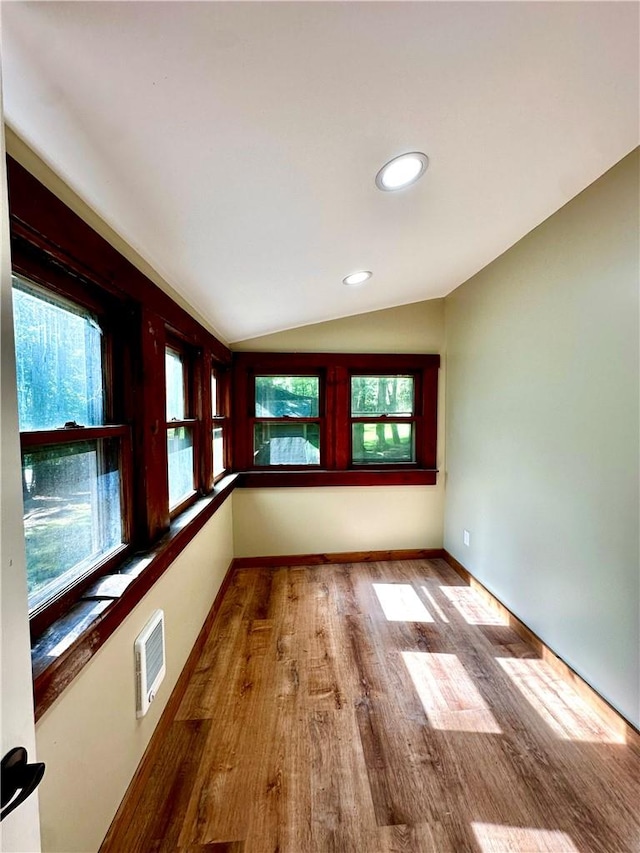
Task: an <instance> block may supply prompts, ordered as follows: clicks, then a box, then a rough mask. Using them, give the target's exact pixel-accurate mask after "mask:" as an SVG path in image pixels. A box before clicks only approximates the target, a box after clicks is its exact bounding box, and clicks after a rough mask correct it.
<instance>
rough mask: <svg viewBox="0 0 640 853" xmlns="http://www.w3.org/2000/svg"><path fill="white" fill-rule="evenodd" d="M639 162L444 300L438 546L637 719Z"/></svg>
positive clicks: (606, 179) (631, 160)
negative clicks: (443, 448)
mask: <svg viewBox="0 0 640 853" xmlns="http://www.w3.org/2000/svg"><path fill="white" fill-rule="evenodd" d="M638 161H639V156H638V150H636V151H635V152H634V153H632V154H631V155H629V156H628V157H627V158H625V159H624V160H623V161H622V162H621V163H619V164H618V165H617V166H615V167H614V168H613V169H611V170H610V171H609V172H608V173H606V174H605V175H604V176H603V177H602V178H600V179H599V180H598V181H596V182H595V183H594V184H593V185H592V186H590V187H589V188H588V189H587V190H585V191H584V192H583V193H581V194H580V195H579V196H577V197H576V198H575V199H573V200H572V201H571V202H570V203H569V204H567V205H566V206H565V207H564V208H562V209H561V210H560V211H559V212H558V213H556V214H555V215H554V216H552V217H551V218H550V219H548V220H547V221H546V222H544V223H543V224H542V225H541V226H540V227H538V228H537V229H536V230H535V231H533V232H532V233H531V234H529V235H528V236H527V237H525V238H524V239H523V240H521V241H520V242H519V243H517V244H516V245H515V246H513V247H512V248H511V249H510V250H509V251H508V252H506V253H505V254H504V255H502V256H501V257H500V258H498V259H497V260H496V261H494V262H493V263H492V264H490V265H489V266H488V267H486V268H485V269H484V270H483V271H482V272H480V273H479V274H478V275H476V276H474V278H472V279H471V280H470V281H468V282H467V283H466V284H464V285H462V286H461V287H459V288H458V289H457V290H456V291H455V292H454V293H452V294H451V295H450V296H449V297H447V299H446V301H445V305H446V331H447V344H446V351H447V426H446V432H447V438H446V444H447V458H446V504H445V547H446V548H447V549H448V550H449V551H450V552H451V553H452V554H454V555H455V556H456V557H457V558H458V559H459V560H460V561H461V562H462V563H463V564H464V565H465V566H466V567H467V568H468V569H469V571H471V572H472V573H473V574H474V575H475V576H476V577H477V578H478V579H479V580H480V581H481V582H482V583H483V584H485V586H487V587H488V588H489V589H490V590H491V591H492V592H493V593H494V594H495V595H497V596H498V598H500V599H501V600H502V601H503V602H504V603H505V604H506V605H507V606H508V607H509V608H510V609H511V610H512V611H514V612H515V613H516V614H517V615H518V616H519V617H520V618H521V619H522V620H523V621H524V622H525V623H526V624H527V625H529V626H530V627H531V628H532V629H533V630H534V631H535V632H536V633H537V634H538V635H539V636H540V637H541V638H542V639H543V640H544V641H545V642H546V643H547V644H548V645H549V646H550V647H551V648H552V649H553V650H554V651H555V652H556V653H557V654H558V655H560V657H562V658H563V659H564V660H565V661H567V662H568V663H569V664H570V665H571V666H572V667H573V668H574V669H575V670H577V672H578V673H580V674H581V675H582V676H583V677H584V678H585V679H586V680H587V681H588V682H589V683H590V684H591V685H592V686H593V687H595V688H596V690H598V691H599V692H600V693H601V694H602V695H603V696H605V698H607V699H608V700H609V701H610V702H611V703H612V704H613V705H614V706H615V707H617V708H618V709H619V710H620V711H621V712H622V713H623V714H625V715H626V716H627V717H628V719H629V720H631V721H632V722H634V723H635V724H636V725H638V723H639V722H640V719H639V718H640V715H639V695H640V689H639V683H638V682H639V675H640V659H639V653H640V592H639V590H640V555H639V544H638V521H639V502H638V482H639V464H638V463H639V458H638V456H639V454H638V449H639V441H640V439H639V436H640V431H639V421H638V403H639V345H638V341H639V329H638V321H639V304H638V295H639V279H638V266H639V258H640V255H639V242H638V228H639V222H638V189H639V184H638ZM463 529H467V530H469V531H470V534H471V543H470V546H469V547H465V546H464V545H463Z"/></svg>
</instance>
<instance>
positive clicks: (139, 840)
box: [101, 720, 210, 853]
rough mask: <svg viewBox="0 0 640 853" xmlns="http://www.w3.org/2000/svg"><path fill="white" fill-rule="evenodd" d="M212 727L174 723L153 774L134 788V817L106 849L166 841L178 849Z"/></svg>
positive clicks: (143, 847) (134, 850)
mask: <svg viewBox="0 0 640 853" xmlns="http://www.w3.org/2000/svg"><path fill="white" fill-rule="evenodd" d="M209 729H210V723H209V721H208V720H185V721H176V722H173V723H172V724H171V727H170V728H169V732H168V735H167V736H166V738H165V739H164V741H163V743H160V742H158V743H157V744H155V757H154V761H153V763H151V764H150V765H149V767H150V770H149V773H148V775H146V776H144V777H143V776H139V777H138V778H137V780H136V784H135V785H134V786H133V789H132V790H131V792H130V795H129V806H130V809H131V816H132V818H133V819H131V820H128V821H126V822H124V823H123V825H122V827H121V830H120V832H118V833H117V835H111V836H108V837H107V839H106V840H105V843H104V844H103V845H102V847H101V853H122V851H123V850H126V851H127V853H138V851H139V853H147V851H150V850H160V849H161V843H164V844H165V849H175V847H176V846H177V840H178V835H179V834H180V829H181V827H182V823H183V820H184V816H185V812H186V808H187V804H188V801H189V798H190V797H191V791H192V788H193V784H194V779H195V778H196V776H197V773H198V768H199V764H200V757H201V756H202V753H203V749H204V744H205V743H206V740H207V737H208V734H209Z"/></svg>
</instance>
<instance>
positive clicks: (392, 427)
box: [351, 375, 416, 465]
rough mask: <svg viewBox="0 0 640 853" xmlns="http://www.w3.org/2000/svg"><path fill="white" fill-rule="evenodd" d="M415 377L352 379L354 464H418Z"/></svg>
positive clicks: (352, 455)
mask: <svg viewBox="0 0 640 853" xmlns="http://www.w3.org/2000/svg"><path fill="white" fill-rule="evenodd" d="M415 386H416V380H415V378H414V377H413V376H397V375H396V376H391V375H386V376H352V377H351V461H352V463H353V464H354V465H393V464H395V465H398V464H406V463H411V464H413V463H415V461H416V446H415V430H414V422H415V417H414V416H415Z"/></svg>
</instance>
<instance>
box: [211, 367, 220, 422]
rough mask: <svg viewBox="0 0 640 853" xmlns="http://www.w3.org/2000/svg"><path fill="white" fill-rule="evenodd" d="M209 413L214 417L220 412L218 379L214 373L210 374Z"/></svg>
mask: <svg viewBox="0 0 640 853" xmlns="http://www.w3.org/2000/svg"><path fill="white" fill-rule="evenodd" d="M211 414H212V415H213V417H214V418H215V417H216V416H217V415H219V414H220V412H219V411H218V380H217V379H216V375H215V373H212V374H211Z"/></svg>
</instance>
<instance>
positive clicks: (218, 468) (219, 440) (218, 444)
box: [213, 427, 225, 479]
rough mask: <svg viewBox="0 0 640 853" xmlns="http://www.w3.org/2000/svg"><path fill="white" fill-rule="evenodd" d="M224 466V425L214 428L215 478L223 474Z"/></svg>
mask: <svg viewBox="0 0 640 853" xmlns="http://www.w3.org/2000/svg"><path fill="white" fill-rule="evenodd" d="M224 470H225V467H224V436H223V434H222V427H215V428H214V430H213V476H214V479H215V478H216V477H219V476H220V474H223V473H224Z"/></svg>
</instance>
